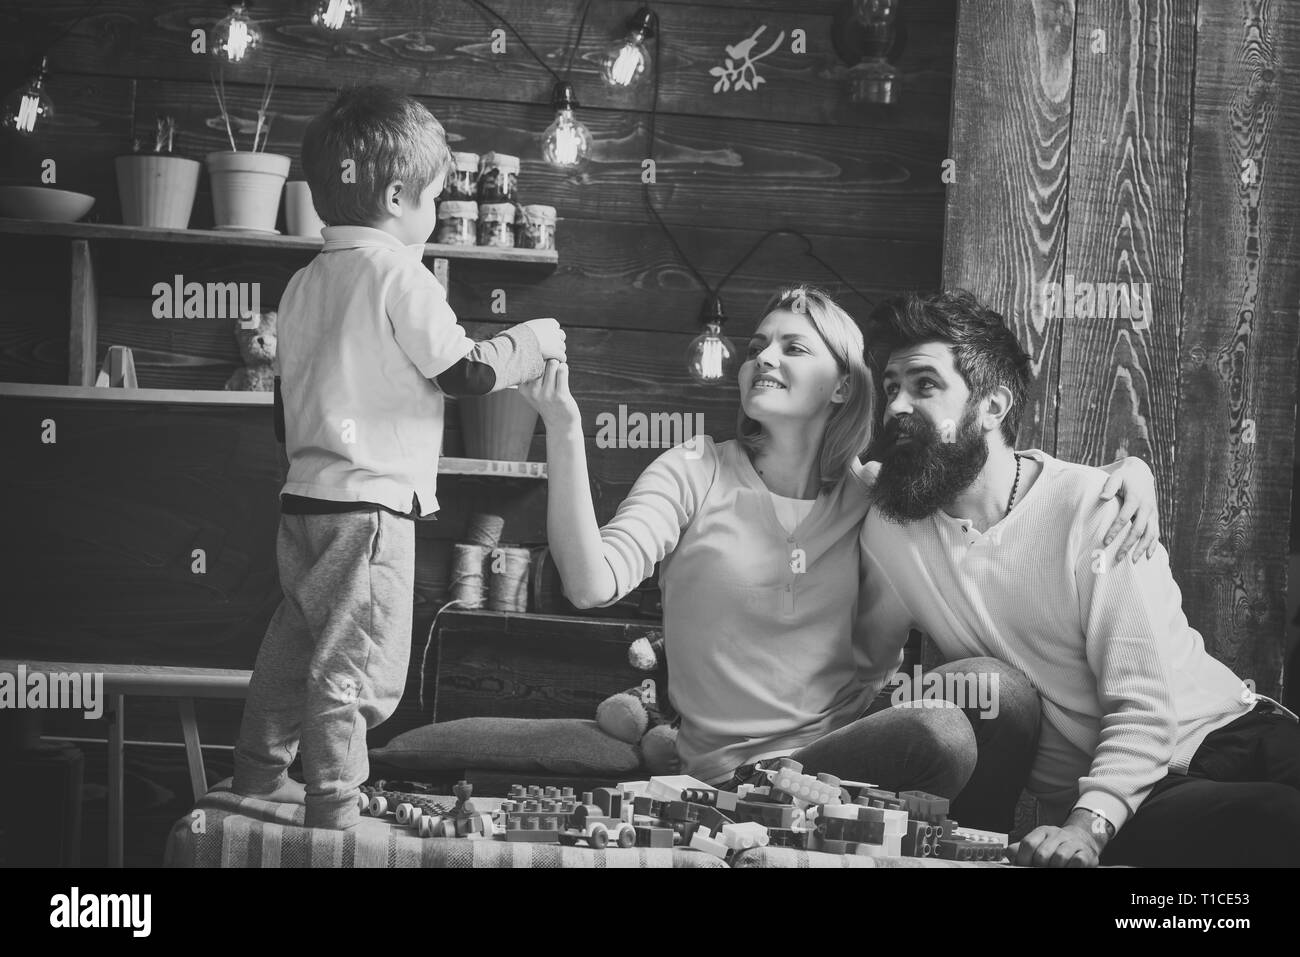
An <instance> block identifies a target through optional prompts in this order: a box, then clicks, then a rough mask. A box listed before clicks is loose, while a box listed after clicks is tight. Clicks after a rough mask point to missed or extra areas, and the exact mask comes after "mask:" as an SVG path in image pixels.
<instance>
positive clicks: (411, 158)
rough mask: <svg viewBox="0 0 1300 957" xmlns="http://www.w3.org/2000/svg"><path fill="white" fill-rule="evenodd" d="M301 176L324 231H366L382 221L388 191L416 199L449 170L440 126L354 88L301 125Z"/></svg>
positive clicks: (423, 113) (417, 107)
mask: <svg viewBox="0 0 1300 957" xmlns="http://www.w3.org/2000/svg"><path fill="white" fill-rule="evenodd" d="M349 161H351V166H350V167H349V166H348V165H346V164H348V163H349ZM302 168H303V172H304V173H305V174H306V177H307V183H308V184H309V185H310V186H311V198H312V203H313V204H314V205H315V206H316V214H317V215H318V216H320V218H321V221H322V222H324V223H325V225H327V226H367V225H369V224H370V223H372V222H374V220H375V219H377V218H378V217H380V216H382V215H383V213H384V205H383V200H384V190H386V189H387V188H388V185H389V184H390V183H392V182H394V181H396V180H400V181H401V183H402V192H403V198H406V197H407V196H410V197H418V196H419V195H420V194H421V193H423V192H424V190H425V189H426V188H427V187H428V185H429V184H430V183H432V182H433V181H434V179H436V178H437V177H438V175H439V174H440V173H445V172H447V170H449V169H450V168H451V150H450V149H448V147H447V134H446V132H445V131H444V130H443V128H442V124H441V123H439V122H438V120H437V119H436V118H435V117H434V115H433V114H432V113H430V112H429V111H428V110H427V109H425V108H424V106H423V105H422V104H420V103H419V102H418V101H416V100H414V99H412V98H411V97H409V96H405V95H403V94H401V93H398V92H397V91H396V90H392V89H389V88H388V87H386V86H359V87H353V88H352V89H349V90H345V91H343V92H342V93H341V94H339V97H338V99H336V100H335V101H334V102H333V103H332V104H330V107H329V109H327V110H326V111H325V112H324V113H322V114H320V115H319V116H317V117H315V118H314V119H312V121H311V122H310V123H308V124H307V132H306V133H305V134H304V135H303V138H302ZM349 169H350V170H351V173H350V175H347V176H345V172H347V171H348V170H349Z"/></svg>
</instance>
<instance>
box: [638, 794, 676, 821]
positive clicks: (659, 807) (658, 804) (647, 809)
mask: <svg viewBox="0 0 1300 957" xmlns="http://www.w3.org/2000/svg"><path fill="white" fill-rule="evenodd" d="M668 804H669V802H668V801H656V800H655V799H654V798H652V797H649V796H647V795H645V794H638V795H637V796H636V797H635V798H633V799H632V811H633V813H634V814H638V815H644V816H648V817H663V816H664V812H665V811H666V810H667V809H668Z"/></svg>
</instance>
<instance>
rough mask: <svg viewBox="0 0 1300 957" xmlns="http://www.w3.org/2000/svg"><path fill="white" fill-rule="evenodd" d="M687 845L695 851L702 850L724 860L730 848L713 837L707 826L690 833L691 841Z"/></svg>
mask: <svg viewBox="0 0 1300 957" xmlns="http://www.w3.org/2000/svg"><path fill="white" fill-rule="evenodd" d="M689 846H690V847H692V848H694V849H695V850H697V851H704V852H705V853H706V854H712V855H713V856H714V857H718V858H722V859H723V860H726V858H727V852H728V851H730V850H731V848H729V847H727V845H726V844H724V843H723V842H722V841H719V840H717V839H716V838H714V837H713V835H712V834H711V833H710V831H709V829H708V828H707V827H702V828H699V829H698V830H696V832H695V833H694V834H692V835H691V843H690V845H689Z"/></svg>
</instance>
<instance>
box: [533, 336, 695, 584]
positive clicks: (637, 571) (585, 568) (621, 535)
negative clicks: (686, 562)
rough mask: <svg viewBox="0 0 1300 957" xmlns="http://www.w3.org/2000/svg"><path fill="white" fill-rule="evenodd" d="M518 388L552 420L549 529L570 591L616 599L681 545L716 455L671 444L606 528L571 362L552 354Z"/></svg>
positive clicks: (545, 419)
mask: <svg viewBox="0 0 1300 957" xmlns="http://www.w3.org/2000/svg"><path fill="white" fill-rule="evenodd" d="M519 393H520V395H522V396H523V397H524V398H525V399H526V400H527V401H528V402H529V404H531V405H532V406H533V407H534V408H536V409H537V411H538V412H539V413H540V414H541V416H542V421H543V422H544V423H545V425H546V456H547V471H548V473H549V484H548V505H547V510H546V532H547V537H548V540H549V542H550V547H551V554H552V555H553V556H554V557H555V564H556V567H557V568H558V569H559V571H560V579H561V580H562V581H563V583H564V594H565V597H567V598H568V599H569V601H571V602H572V603H573V604H574V605H577V606H578V607H579V608H591V607H594V606H597V605H610V604H613V603H614V602H616V601H618V600H619V599H620V598H622V597H623V596H624V595H626V594H627V593H628V592H630V591H631V590H632V589H634V588H635V587H636V586H637V585H639V584H640V583H641V582H642V581H644V580H645V579H646V578H648V577H649V576H650V575H651V574H653V572H654V568H655V565H656V564H657V563H659V562H660V561H662V560H663V559H664V558H665V557H667V556H668V555H669V554H671V553H672V551H673V550H674V549H675V548H676V547H677V543H678V541H679V539H680V538H681V532H682V529H683V528H685V527H686V526H687V525H688V524H690V522H691V520H692V518H693V517H694V515H695V511H696V508H697V507H698V505H699V503H700V501H701V500H702V499H703V497H704V495H705V493H706V491H707V488H708V484H709V480H710V478H711V476H712V467H713V466H714V465H715V462H716V460H714V459H713V458H712V456H711V455H710V457H709V460H708V461H700V460H701V459H702V457H703V451H702V449H703V448H705V446H701V447H700V448H698V449H695V450H688V449H685V448H684V447H680V446H679V447H678V448H674V449H669V450H668V451H667V452H665V453H664V454H663V455H661V456H659V458H657V459H655V460H654V461H653V462H651V463H650V465H649V466H648V467H647V468H646V470H645V471H644V472H642V473H641V475H640V477H639V478H638V479H637V480H636V482H635V483H634V484H633V486H632V490H631V491H630V492H629V493H628V495H627V498H625V499H624V500H623V502H622V503H621V504H620V505H619V507H618V512H617V514H615V516H614V517H613V518H612V519H611V520H610V521H609V522H608V523H607V524H606V525H605V527H604V528H601V527H599V526H598V525H597V524H596V510H595V508H594V506H593V505H592V501H591V486H590V483H589V480H588V477H587V452H586V444H585V440H584V438H583V433H582V414H581V413H580V412H579V410H578V404H577V403H576V402H575V401H574V399H573V396H572V395H571V394H570V392H569V367H568V366H567V365H566V364H564V363H561V362H557V361H554V360H551V361H548V362H547V363H546V371H545V372H544V373H543V374H542V376H541V377H540V378H539V379H537V380H535V381H533V382H530V383H526V384H524V385H521V386H520V387H519ZM708 448H709V449H710V451H711V446H708Z"/></svg>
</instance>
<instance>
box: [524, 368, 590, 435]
mask: <svg viewBox="0 0 1300 957" xmlns="http://www.w3.org/2000/svg"><path fill="white" fill-rule="evenodd" d="M519 394H520V395H521V396H523V397H524V401H525V402H527V403H528V404H529V405H531V406H532V407H533V408H534V409H536V410H537V411H538V413H539V414H540V415H541V417H542V421H543V422H544V423H546V429H547V431H548V432H549V431H552V430H558V429H565V428H571V427H577V428H579V429H580V428H582V413H581V412H580V411H579V410H578V403H577V402H575V401H574V399H573V395H572V394H571V393H570V392H569V366H568V364H567V363H564V362H560V361H558V360H556V359H547V360H546V371H545V372H543V373H542V374H541V375H539V376H538V377H537V378H536V379H533V380H532V381H531V382H525V383H523V384H522V385H520V386H519Z"/></svg>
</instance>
